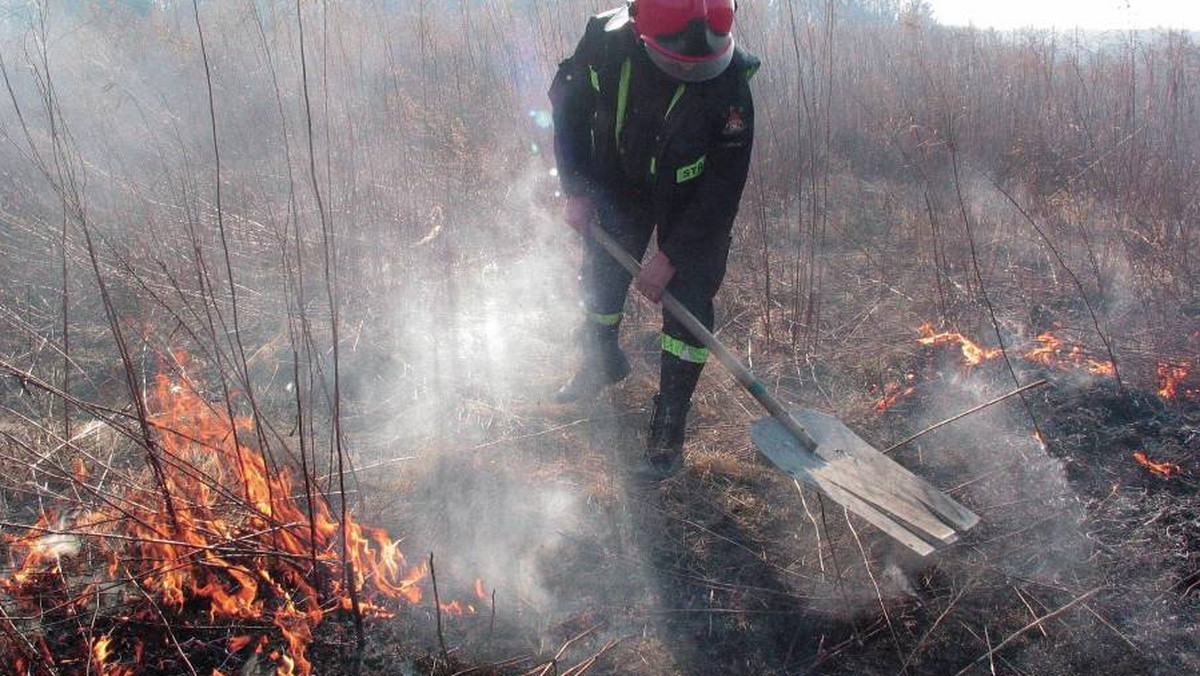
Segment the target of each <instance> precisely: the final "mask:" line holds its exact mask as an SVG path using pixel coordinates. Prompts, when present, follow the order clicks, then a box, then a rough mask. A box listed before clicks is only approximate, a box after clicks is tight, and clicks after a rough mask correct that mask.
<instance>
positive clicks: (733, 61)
mask: <svg viewBox="0 0 1200 676" xmlns="http://www.w3.org/2000/svg"><path fill="white" fill-rule="evenodd" d="M734 12H735V2H734V0H633V1H631V2H628V3H627V5H626V6H624V7H620V8H618V9H614V10H612V11H609V12H605V13H603V14H600V15H598V16H595V17H593V18H592V19H591V20H590V21H589V22H588V24H587V29H586V30H585V32H584V35H583V38H582V39H581V40H580V42H579V45H578V47H577V48H576V50H575V53H574V54H573V55H571V56H570V57H569V58H567V59H566V60H565V61H563V62H562V63H561V64H560V65H559V69H558V73H557V75H556V76H555V78H554V82H553V84H552V85H551V88H550V99H551V103H552V104H553V109H554V148H555V154H556V159H557V162H558V171H559V176H560V177H561V182H562V189H563V193H564V194H565V196H566V205H565V214H564V217H565V220H566V221H567V223H568V224H570V225H571V226H572V227H574V228H575V229H576V230H578V231H580V232H581V233H583V234H584V235H585V238H584V242H585V244H584V261H583V271H582V276H581V278H582V280H583V286H584V303H585V307H586V310H587V312H588V316H587V318H586V320H585V322H584V326H583V327H581V329H580V331H579V332H578V333H577V336H578V337H579V343H580V347H581V348H582V352H583V355H582V356H583V360H582V364H581V367H580V369H579V371H578V372H577V373H576V374H575V375H574V376H573V377H572V378H571V379H570V381H569V382H568V383H567V384H566V385H564V386H563V387H562V389H561V390H559V392H558V394H557V397H556V398H557V400H558V401H560V402H570V401H578V400H584V399H590V398H593V397H595V396H596V395H597V394H598V393H599V392H600V391H601V390H602V389H603V388H605V387H607V386H608V385H611V384H613V383H616V382H618V381H620V380H622V379H624V378H625V376H627V375H628V374H629V362H628V361H627V360H626V358H625V355H624V353H623V352H622V351H621V348H620V346H619V344H618V335H619V331H620V325H621V317H622V308H623V307H624V305H625V297H626V294H627V293H628V290H629V285H630V282H631V281H632V282H633V283H634V286H635V288H636V289H637V290H638V291H639V292H640V293H642V294H643V295H644V296H646V297H647V298H648V299H650V300H651V301H653V302H656V303H657V302H659V301H660V299H661V296H662V293H663V291H664V290H666V291H668V292H670V293H671V294H672V295H673V296H675V297H676V298H677V299H678V300H679V302H680V303H682V304H683V305H684V307H686V308H687V309H688V310H690V311H691V312H692V313H693V314H694V315H695V316H696V317H697V318H698V319H699V320H700V321H701V322H703V323H704V324H705V326H707V327H708V328H709V329H710V330H711V329H712V326H713V297H714V296H715V295H716V293H717V289H718V288H719V287H720V286H721V281H722V279H723V278H724V276H725V263H726V259H727V258H728V255H729V245H730V236H731V231H732V227H733V221H734V217H735V215H736V214H737V210H738V202H739V201H740V199H741V195H742V189H743V187H744V186H745V183H746V174H747V172H748V170H749V166H750V149H751V145H752V141H753V134H754V106H753V102H752V101H751V96H750V79H751V77H753V75H754V73H755V72H756V71H757V70H758V65H759V62H758V59H756V58H755V57H753V56H751V55H750V54H748V53H746V52H745V51H743V50H742V49H740V48H739V47H737V46H735V44H734V39H733V34H732V28H733V22H734ZM594 227H596V228H603V229H604V230H605V231H606V232H608V233H609V234H610V235H612V236H613V238H614V239H616V240H617V241H618V242H619V243H620V244H621V245H622V247H623V248H624V249H625V250H626V251H628V252H629V253H631V254H632V255H633V256H634V257H635V258H638V259H639V260H640V259H641V258H642V257H643V256H644V255H645V252H646V249H647V246H648V244H649V241H650V236H651V234H652V232H654V230H655V228H657V245H658V251H657V252H656V253H655V254H654V255H653V256H652V257H651V258H650V260H648V261H647V262H646V263H645V265H644V266H643V268H642V272H641V273H640V274H639V275H638V277H637V279H636V280H632V279H631V275H629V273H627V272H626V271H625V269H624V268H622V267H621V266H620V265H619V264H618V263H617V262H616V261H615V260H613V259H612V258H611V257H610V256H609V255H608V254H607V253H606V252H605V251H604V250H603V249H602V248H601V247H600V245H599V244H597V243H596V242H594V241H593V240H592V239H591V238H589V237H587V236H586V235H587V232H588V230H589V229H590V228H594ZM708 357H709V354H708V350H706V349H704V347H703V346H702V345H701V343H700V341H699V340H697V339H696V338H695V337H694V336H692V334H691V333H690V332H689V331H687V330H686V329H685V328H683V326H682V325H681V324H680V323H679V322H678V321H676V320H675V319H674V318H672V317H671V316H669V315H668V314H666V313H664V316H663V324H662V365H661V370H660V376H659V393H658V395H657V396H655V397H654V407H653V413H652V415H651V419H650V429H649V434H648V437H647V443H646V451H647V459H648V460H649V463H650V466H651V467H652V468H653V469H654V470H655V471H656V472H657V473H658V474H660V475H661V476H664V477H665V476H670V475H672V474H674V473H675V472H677V471H678V470H679V469H680V468H681V467H682V463H683V455H682V450H683V443H684V437H685V424H686V421H687V414H688V409H689V408H690V405H691V398H692V392H693V391H694V390H695V389H696V383H697V382H698V380H699V378H700V372H701V370H702V369H703V368H704V364H705V362H706V361H707V360H708Z"/></svg>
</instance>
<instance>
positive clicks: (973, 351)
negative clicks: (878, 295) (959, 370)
mask: <svg viewBox="0 0 1200 676" xmlns="http://www.w3.org/2000/svg"><path fill="white" fill-rule="evenodd" d="M917 330H918V331H920V332H921V337H920V338H918V339H917V342H918V343H920V344H922V345H944V344H957V345H959V347H960V349H961V350H962V355H963V359H962V361H963V364H964V365H966V366H978V365H979V364H982V363H983V362H985V361H988V360H989V359H995V358H996V357H999V356H1000V355H1001V354H1003V351H1002V350H1000V349H999V348H994V349H989V348H983V347H980V346H979V345H978V344H976V343H975V342H974V341H972V340H971V339H969V338H967V337H966V336H964V335H963V334H961V333H954V332H951V331H943V332H941V333H934V330H933V325H932V324H930V323H929V322H926V323H924V324H922V325H921V327H920V328H919V329H917Z"/></svg>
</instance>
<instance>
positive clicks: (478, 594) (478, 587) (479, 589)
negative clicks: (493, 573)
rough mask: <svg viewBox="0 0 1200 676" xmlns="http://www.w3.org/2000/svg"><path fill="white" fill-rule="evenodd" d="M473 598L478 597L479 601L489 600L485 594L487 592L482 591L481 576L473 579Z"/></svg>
mask: <svg viewBox="0 0 1200 676" xmlns="http://www.w3.org/2000/svg"><path fill="white" fill-rule="evenodd" d="M475 598H477V599H479V600H480V601H488V600H490V597H489V596H488V595H487V592H486V591H484V588H483V579H482V578H476V579H475Z"/></svg>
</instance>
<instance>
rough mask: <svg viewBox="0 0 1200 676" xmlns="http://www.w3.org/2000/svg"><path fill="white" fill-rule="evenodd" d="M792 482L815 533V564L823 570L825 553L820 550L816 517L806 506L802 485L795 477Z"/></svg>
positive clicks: (819, 532)
mask: <svg viewBox="0 0 1200 676" xmlns="http://www.w3.org/2000/svg"><path fill="white" fill-rule="evenodd" d="M792 483H793V484H795V485H796V492H797V493H799V494H800V504H801V505H802V506H803V507H804V513H805V515H807V516H808V520H809V521H810V522H812V526H813V532H814V533H816V535H817V564H818V565H820V567H821V572H822V573H824V572H825V553H824V552H822V551H821V527H820V526H818V525H817V519H816V517H814V516H813V513H812V511H811V510H809V508H808V500H806V499H804V487H803V486H801V485H800V482H799V481H798V480H796V479H792Z"/></svg>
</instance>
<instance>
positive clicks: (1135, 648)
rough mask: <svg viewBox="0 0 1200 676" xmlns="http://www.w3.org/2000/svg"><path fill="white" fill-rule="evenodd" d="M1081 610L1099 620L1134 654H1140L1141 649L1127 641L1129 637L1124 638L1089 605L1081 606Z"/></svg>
mask: <svg viewBox="0 0 1200 676" xmlns="http://www.w3.org/2000/svg"><path fill="white" fill-rule="evenodd" d="M1083 608H1084V610H1086V611H1088V612H1089V613H1091V614H1093V615H1095V616H1096V619H1097V620H1100V623H1101V624H1103V625H1104V626H1106V627H1108V628H1109V629H1110V630H1112V633H1114V634H1116V635H1117V636H1118V637H1119V638H1120V639H1121V640H1122V641H1124V642H1125V645H1127V646H1129V647H1130V648H1133V651H1134V652H1138V653H1140V652H1142V650H1141V648H1138V647H1137V644H1135V643H1134V642H1133V641H1131V640H1129V637H1128V636H1126V635H1125V634H1123V633H1122V632H1121V631H1120V630H1118V629H1117V628H1116V627H1114V626H1112V623H1110V622H1109V621H1108V620H1106V619H1104V616H1103V615H1101V614H1100V613H1098V612H1096V611H1095V610H1093V609H1092V607H1091V606H1090V605H1088V604H1086V603H1085V604H1083Z"/></svg>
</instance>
